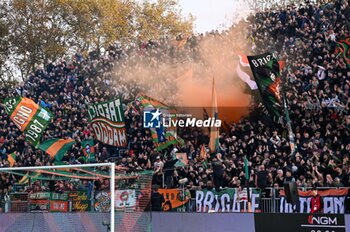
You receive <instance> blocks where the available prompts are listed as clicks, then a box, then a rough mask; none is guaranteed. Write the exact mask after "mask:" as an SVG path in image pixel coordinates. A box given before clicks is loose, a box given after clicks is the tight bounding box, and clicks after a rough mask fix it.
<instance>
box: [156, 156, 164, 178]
mask: <svg viewBox="0 0 350 232" xmlns="http://www.w3.org/2000/svg"><path fill="white" fill-rule="evenodd" d="M153 166H154V175H153V183H154V184H159V185H161V184H162V179H163V167H164V163H163V161H162V160H161V159H160V156H157V157H156V161H155V162H154V165H153Z"/></svg>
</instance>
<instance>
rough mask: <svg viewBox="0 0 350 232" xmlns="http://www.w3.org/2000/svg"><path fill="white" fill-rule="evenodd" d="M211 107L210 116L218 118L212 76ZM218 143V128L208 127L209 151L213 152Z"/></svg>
mask: <svg viewBox="0 0 350 232" xmlns="http://www.w3.org/2000/svg"><path fill="white" fill-rule="evenodd" d="M211 107H212V117H213V118H215V120H217V119H218V101H217V98H216V90H215V79H214V77H213V86H212V100H211ZM218 145H219V128H217V127H212V128H211V129H210V140H209V148H210V151H211V152H215V151H216V149H217V147H218Z"/></svg>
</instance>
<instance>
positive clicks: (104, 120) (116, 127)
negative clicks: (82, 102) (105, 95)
mask: <svg viewBox="0 0 350 232" xmlns="http://www.w3.org/2000/svg"><path fill="white" fill-rule="evenodd" d="M88 113H89V119H90V123H91V126H92V128H93V130H94V132H95V135H96V139H97V140H98V141H101V142H102V143H105V144H109V145H111V146H115V147H126V146H127V141H126V137H127V135H126V129H125V122H124V111H123V106H122V101H121V99H120V98H118V99H116V100H111V101H107V102H101V103H96V104H90V105H89V106H88Z"/></svg>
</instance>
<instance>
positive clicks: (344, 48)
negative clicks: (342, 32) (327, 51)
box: [335, 37, 350, 68]
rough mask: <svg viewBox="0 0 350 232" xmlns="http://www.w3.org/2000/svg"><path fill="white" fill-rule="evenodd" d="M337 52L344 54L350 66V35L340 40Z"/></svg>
mask: <svg viewBox="0 0 350 232" xmlns="http://www.w3.org/2000/svg"><path fill="white" fill-rule="evenodd" d="M335 52H336V53H340V54H341V55H342V57H343V58H344V60H345V62H346V64H347V66H348V67H349V68H350V37H348V38H346V39H344V40H339V42H337V49H336V51H335Z"/></svg>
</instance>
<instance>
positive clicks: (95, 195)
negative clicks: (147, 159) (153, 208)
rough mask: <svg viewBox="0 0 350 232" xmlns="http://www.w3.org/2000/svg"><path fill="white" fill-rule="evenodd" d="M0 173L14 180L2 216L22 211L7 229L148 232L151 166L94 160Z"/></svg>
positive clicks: (149, 229) (4, 217)
mask: <svg viewBox="0 0 350 232" xmlns="http://www.w3.org/2000/svg"><path fill="white" fill-rule="evenodd" d="M0 173H6V174H5V175H6V177H7V178H12V180H13V188H12V190H11V191H10V192H11V194H10V197H9V199H10V200H9V201H8V202H9V203H8V204H7V205H6V207H4V208H6V210H5V213H4V214H0V220H2V221H8V219H9V218H11V217H13V213H16V215H17V216H18V215H20V216H18V217H17V218H18V220H17V221H13V223H8V224H11V225H7V227H8V228H7V229H4V231H6V232H7V231H9V232H10V231H18V228H24V230H23V231H25V232H26V231H57V232H60V231H79V232H85V231H86V232H90V231H106V230H107V229H108V231H121V232H129V231H151V227H152V223H151V212H150V201H151V185H152V177H153V171H151V170H133V171H132V170H129V169H125V168H122V167H119V166H116V164H115V163H96V164H72V165H65V164H63V165H55V166H35V167H33V166H32V167H6V168H0ZM0 209H1V207H0ZM21 213H22V214H21ZM39 213H40V215H39ZM47 214H48V215H47ZM19 218H23V219H24V220H19ZM40 218H42V219H44V220H40ZM10 221H11V220H10ZM28 222H30V223H32V224H33V225H31V226H32V227H33V228H34V229H33V230H27V229H28V228H29V223H28ZM29 229H30V228H29ZM21 231H22V230H21Z"/></svg>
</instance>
